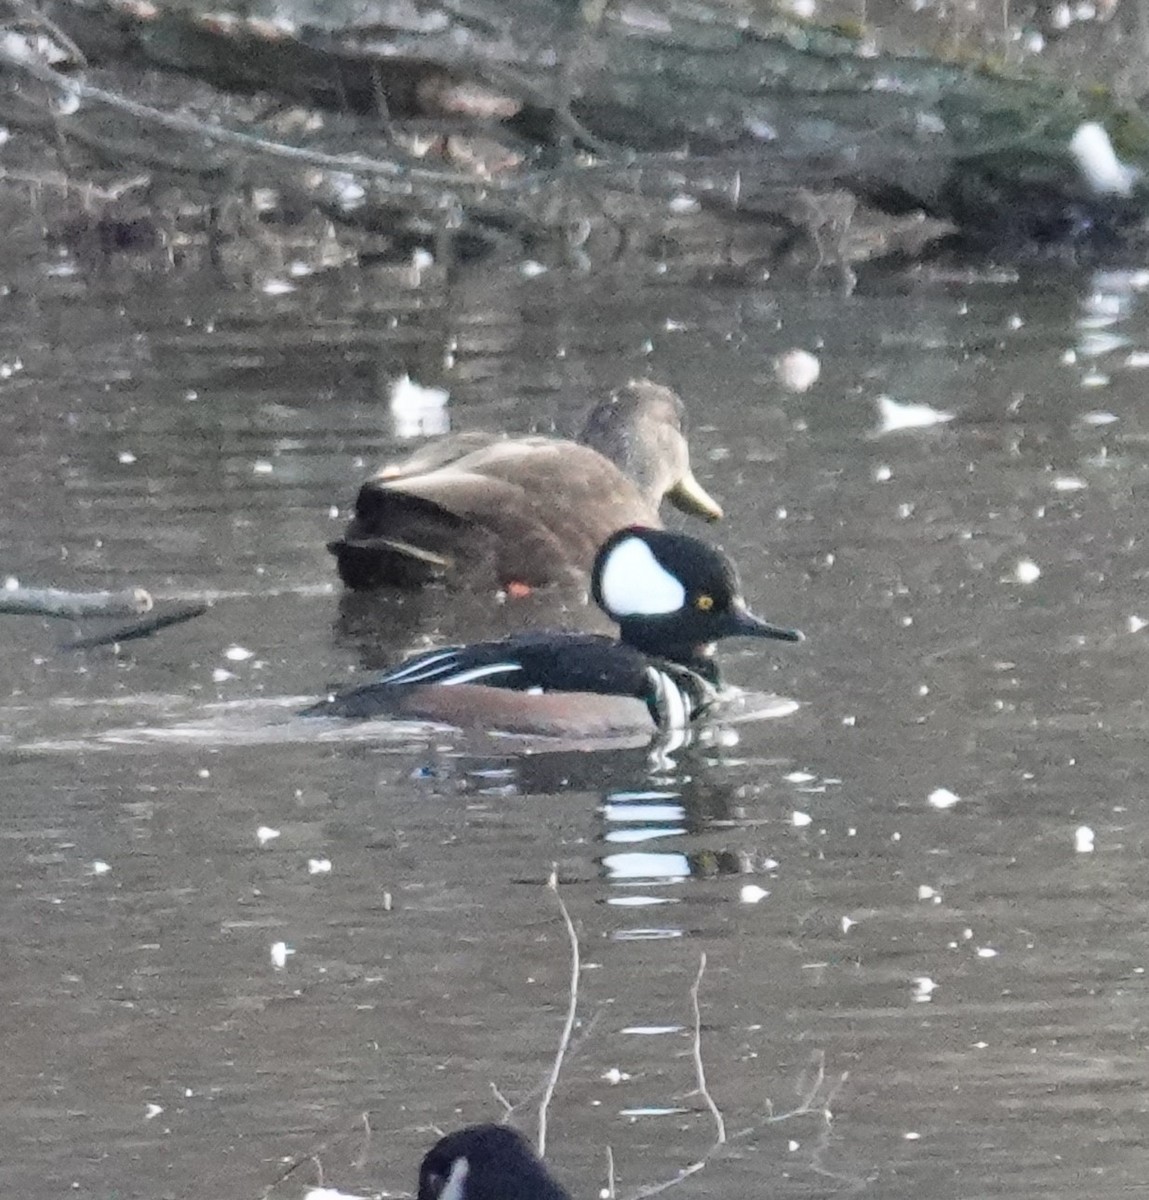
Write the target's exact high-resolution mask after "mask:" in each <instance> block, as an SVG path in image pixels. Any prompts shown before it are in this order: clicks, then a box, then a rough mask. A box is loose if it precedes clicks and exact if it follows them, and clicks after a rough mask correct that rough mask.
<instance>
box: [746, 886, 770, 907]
mask: <svg viewBox="0 0 1149 1200" xmlns="http://www.w3.org/2000/svg"><path fill="white" fill-rule="evenodd" d="M769 895H770V893H769V892H768V891H767V890H766V889H765V888H761V887H759V886H758V885H757V884H756V883H746V884H743V885H742V890H741V892H739V893H738V898H739V899H740V900H741V901H742V903H743V904H758V903H759V902H760V901H762V900H765V899H766V897H767V896H769Z"/></svg>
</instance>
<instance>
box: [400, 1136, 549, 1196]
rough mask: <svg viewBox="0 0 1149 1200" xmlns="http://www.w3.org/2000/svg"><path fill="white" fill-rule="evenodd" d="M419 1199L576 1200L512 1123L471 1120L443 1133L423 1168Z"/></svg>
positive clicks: (420, 1171)
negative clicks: (452, 1130)
mask: <svg viewBox="0 0 1149 1200" xmlns="http://www.w3.org/2000/svg"><path fill="white" fill-rule="evenodd" d="M418 1200H570V1195H569V1193H568V1192H567V1191H566V1189H565V1188H563V1187H562V1186H561V1185H560V1184H558V1183H556V1182H555V1180H554V1179H552V1178H551V1176H550V1174H549V1173H548V1172H547V1169H546V1167H545V1166H544V1165H543V1163H542V1161H541V1160H540V1159H539V1157H538V1156H537V1155H536V1154H535V1152H534V1151H533V1150H532V1149H531V1147H530V1146H529V1145H528V1144H527V1142H526V1140H525V1139H524V1138H523V1136H522V1135H521V1134H519V1133H516V1132H515V1130H513V1129H509V1128H508V1127H507V1126H506V1125H471V1126H469V1127H468V1128H466V1129H460V1130H458V1131H457V1132H456V1133H449V1134H447V1136H446V1137H444V1138H440V1139H439V1141H438V1142H436V1143H435V1145H434V1146H432V1147H431V1149H430V1150H428V1151H427V1154H426V1156H425V1157H424V1159H423V1164H422V1166H421V1167H420V1168H419V1196H418Z"/></svg>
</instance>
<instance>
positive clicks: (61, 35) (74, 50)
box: [9, 0, 88, 66]
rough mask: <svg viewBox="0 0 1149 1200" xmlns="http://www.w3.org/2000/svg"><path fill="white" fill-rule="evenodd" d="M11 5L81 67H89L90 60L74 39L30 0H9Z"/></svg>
mask: <svg viewBox="0 0 1149 1200" xmlns="http://www.w3.org/2000/svg"><path fill="white" fill-rule="evenodd" d="M9 3H10V4H11V5H12V7H13V8H14V9H16V10H17V11H18V12H22V13H24V14H26V16H27V18H28V20H30V21H32V22H33V23H34V24H36V25H39V26H40V28H41V29H43V30H45V31H46V32H47V33H49V34H50V35H51V36H52V39H53V41H55V42H56V44H57V45H58V46H60V48H61V49H63V50H67V52H68V53H69V54H70V55H71V56H72V58H73V59H74V60H75V61H76V62H77V63H79V64H80V66H87V64H88V60H87V58H85V57H84V52H83V50H81V49H80V47H79V46H77V45H76V43H75V42H74V41H72V39H71V38H70V37H69V36H68V35H67V34H66V33H65V32H64V31H63V30H62V29H61V28H60V26H59V25H57V24H56V22H55V21H52V20H50V19H49V18H48V17H46V16H45V15H44V14H43V13H42V12H41V11H40V10H39V9H38V8H37V7H36V6H35V5H34V4H31V3H29V0H9Z"/></svg>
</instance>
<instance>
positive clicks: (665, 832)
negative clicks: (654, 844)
mask: <svg viewBox="0 0 1149 1200" xmlns="http://www.w3.org/2000/svg"><path fill="white" fill-rule="evenodd" d="M685 832H686V830H685V829H681V828H676V827H675V826H673V825H650V826H647V827H644V828H642V829H612V830H611V831H610V832H609V833H608V834H607V835H606V840H607V841H608V842H649V841H651V840H652V839H654V838H664V837H678V836H680V835H681V834H683V833H685Z"/></svg>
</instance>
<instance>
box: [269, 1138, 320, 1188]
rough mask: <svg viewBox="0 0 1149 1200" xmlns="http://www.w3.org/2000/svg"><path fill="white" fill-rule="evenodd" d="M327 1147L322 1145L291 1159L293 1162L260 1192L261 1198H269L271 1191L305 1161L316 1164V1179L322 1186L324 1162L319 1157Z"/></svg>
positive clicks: (288, 1177)
mask: <svg viewBox="0 0 1149 1200" xmlns="http://www.w3.org/2000/svg"><path fill="white" fill-rule="evenodd" d="M326 1149H327V1147H326V1146H320V1147H319V1148H318V1150H309V1151H308V1152H307V1153H306V1154H301V1155H300V1156H299V1157H298V1158H293V1159H292V1160H291V1162H289V1163H288V1164H287V1166H286V1167H284V1168H283V1170H282V1171H280V1173H279V1174H278V1175H277V1176H276V1177H275V1179H273V1180H272V1181H271V1183H269V1184H268V1185H267V1187H265V1188H264V1189H263V1191H262V1192H260V1198H261V1200H267V1198H268V1196H270V1195H271V1193H272V1192H274V1191H275V1189H276V1188H277V1187H279V1185H280V1184H281V1183H284V1182H285V1181H286V1180H288V1179H290V1178H291V1177H292V1175H294V1174H295V1172H296V1171H298V1170H299V1168H300V1167H302V1166H303V1165H304V1163H313V1164H314V1166H315V1181H316V1183H317V1184H318V1185H319V1186H320V1187H322V1186H323V1162H322V1160H321V1159H320V1157H319V1152H320V1151H321V1150H326Z"/></svg>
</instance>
